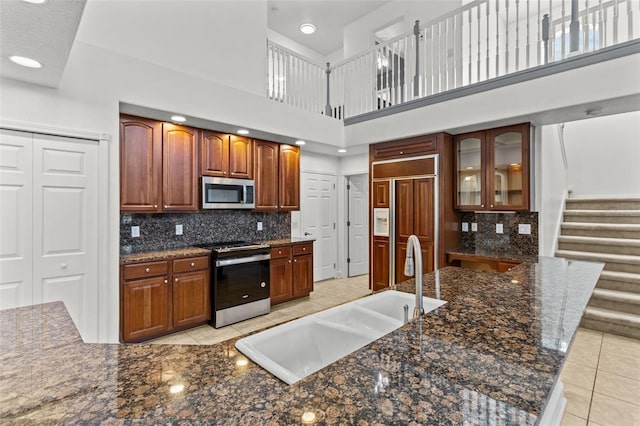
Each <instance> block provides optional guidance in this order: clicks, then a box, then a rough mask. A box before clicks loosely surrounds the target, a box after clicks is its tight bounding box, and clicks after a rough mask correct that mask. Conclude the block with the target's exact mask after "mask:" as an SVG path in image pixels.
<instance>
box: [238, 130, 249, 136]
mask: <svg viewBox="0 0 640 426" xmlns="http://www.w3.org/2000/svg"><path fill="white" fill-rule="evenodd" d="M238 134H239V135H248V134H249V131H248V130H247V129H238Z"/></svg>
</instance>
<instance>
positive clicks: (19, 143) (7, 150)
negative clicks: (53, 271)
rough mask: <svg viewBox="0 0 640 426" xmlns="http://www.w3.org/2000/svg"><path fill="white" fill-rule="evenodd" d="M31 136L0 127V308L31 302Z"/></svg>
mask: <svg viewBox="0 0 640 426" xmlns="http://www.w3.org/2000/svg"><path fill="white" fill-rule="evenodd" d="M32 139H33V135H32V134H31V133H24V132H15V131H11V130H0V309H6V308H15V307H19V306H25V305H30V304H32V303H33V302H32V300H33V294H32V291H33V284H32V280H31V270H32V268H33V250H32V241H33V236H32V228H31V227H32V211H33V205H32V202H33V201H32V196H31V195H32V193H33V178H32V147H33V140H32Z"/></svg>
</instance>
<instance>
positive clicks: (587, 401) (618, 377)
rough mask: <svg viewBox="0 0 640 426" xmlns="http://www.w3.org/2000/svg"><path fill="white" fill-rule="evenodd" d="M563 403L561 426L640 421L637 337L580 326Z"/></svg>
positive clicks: (234, 331) (183, 340)
mask: <svg viewBox="0 0 640 426" xmlns="http://www.w3.org/2000/svg"><path fill="white" fill-rule="evenodd" d="M368 283H369V276H368V275H362V276H359V277H354V278H346V279H336V280H327V281H321V282H317V283H315V284H314V291H313V292H312V293H311V295H310V296H309V297H305V298H302V299H299V300H294V301H291V302H287V303H282V304H280V305H276V306H274V307H272V309H271V313H270V314H268V315H265V316H262V317H258V318H253V319H249V320H246V321H242V322H240V323H237V324H233V325H230V326H228V327H224V328H221V329H215V328H213V327H210V326H208V325H203V326H201V327H197V328H193V329H190V330H187V331H183V332H181V333H176V334H172V335H170V336H167V337H161V338H159V339H155V340H153V341H151V342H150V343H173V344H183V345H212V344H214V343H219V342H222V341H225V340H227V339H231V338H233V337H238V336H241V335H243V334H247V333H250V332H252V331H255V330H258V329H261V328H265V327H269V326H272V325H276V324H280V323H283V322H286V321H289V320H292V319H295V318H299V317H301V316H304V315H308V314H311V313H314V312H318V311H321V310H324V309H327V308H331V307H333V306H336V305H340V304H342V303H346V302H349V301H351V300H355V299H358V298H360V297H363V296H365V295H367V294H369V293H370V291H369V288H368ZM561 378H562V381H563V383H564V386H565V397H566V398H567V408H566V411H565V415H564V418H563V419H562V425H563V426H574V425H576V426H577V425H589V426H608V425H615V426H625V425H630V426H631V425H634V426H640V341H639V340H634V339H628V338H624V337H620V336H615V335H612V334H607V333H600V332H596V331H592V330H587V329H582V328H581V329H579V330H578V334H577V335H576V338H575V341H574V343H573V345H572V347H571V349H570V351H569V356H568V358H567V361H566V363H565V366H564V368H563V370H562V374H561Z"/></svg>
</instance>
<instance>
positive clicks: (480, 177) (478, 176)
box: [454, 132, 485, 210]
mask: <svg viewBox="0 0 640 426" xmlns="http://www.w3.org/2000/svg"><path fill="white" fill-rule="evenodd" d="M454 141H455V147H456V150H457V152H456V168H457V177H456V178H457V191H456V206H457V208H459V209H463V210H470V209H482V208H484V205H485V203H484V198H485V197H484V186H485V182H484V171H483V167H482V165H483V161H484V154H483V152H484V132H476V133H467V134H464V135H460V136H458V137H456V138H455V139H454Z"/></svg>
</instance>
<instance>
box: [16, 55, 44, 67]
mask: <svg viewBox="0 0 640 426" xmlns="http://www.w3.org/2000/svg"><path fill="white" fill-rule="evenodd" d="M9 59H10V60H11V62H14V63H16V64H18V65H22V66H23V67H28V68H42V64H41V63H40V62H38V61H36V60H35V59H31V58H25V57H24V56H11V57H10V58H9Z"/></svg>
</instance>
